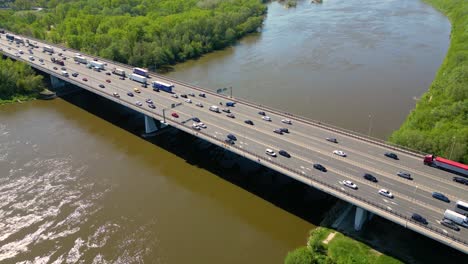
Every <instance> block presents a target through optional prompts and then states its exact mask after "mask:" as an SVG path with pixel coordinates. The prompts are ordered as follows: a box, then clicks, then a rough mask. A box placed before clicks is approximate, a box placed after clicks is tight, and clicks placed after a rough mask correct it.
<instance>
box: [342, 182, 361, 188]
mask: <svg viewBox="0 0 468 264" xmlns="http://www.w3.org/2000/svg"><path fill="white" fill-rule="evenodd" d="M342 183H343V185H344V186H346V187H349V188H351V189H354V190H357V188H358V187H357V185H356V184H354V182H352V181H350V180H345V181H343V182H342Z"/></svg>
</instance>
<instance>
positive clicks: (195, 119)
mask: <svg viewBox="0 0 468 264" xmlns="http://www.w3.org/2000/svg"><path fill="white" fill-rule="evenodd" d="M192 120H193V121H195V122H200V118H198V117H193V118H192Z"/></svg>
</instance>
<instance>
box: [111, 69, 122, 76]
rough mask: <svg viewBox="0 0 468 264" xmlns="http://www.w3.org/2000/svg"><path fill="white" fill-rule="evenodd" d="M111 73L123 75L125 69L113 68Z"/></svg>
mask: <svg viewBox="0 0 468 264" xmlns="http://www.w3.org/2000/svg"><path fill="white" fill-rule="evenodd" d="M112 73H113V74H115V75H119V76H122V77H125V71H124V70H122V69H119V68H114V69H113V70H112Z"/></svg>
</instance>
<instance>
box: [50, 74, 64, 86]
mask: <svg viewBox="0 0 468 264" xmlns="http://www.w3.org/2000/svg"><path fill="white" fill-rule="evenodd" d="M50 84H51V85H52V88H54V89H57V88H60V87H63V86H65V82H64V81H62V80H60V79H59V78H57V77H55V76H53V75H50Z"/></svg>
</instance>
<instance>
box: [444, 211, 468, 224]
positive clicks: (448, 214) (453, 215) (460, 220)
mask: <svg viewBox="0 0 468 264" xmlns="http://www.w3.org/2000/svg"><path fill="white" fill-rule="evenodd" d="M444 217H445V218H447V219H449V220H452V221H453V222H455V223H457V224H459V225H462V226H464V227H468V217H466V216H464V215H462V214H459V213H457V212H454V211H452V210H449V209H447V210H445V213H444Z"/></svg>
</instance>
